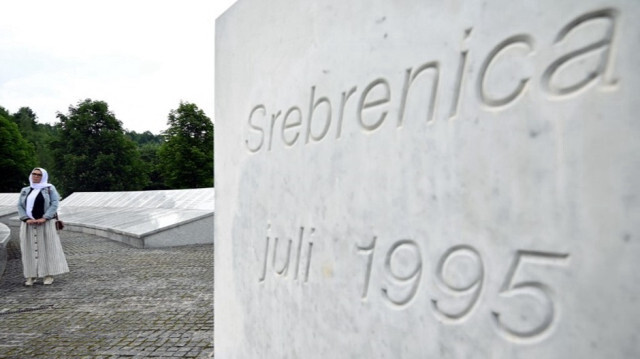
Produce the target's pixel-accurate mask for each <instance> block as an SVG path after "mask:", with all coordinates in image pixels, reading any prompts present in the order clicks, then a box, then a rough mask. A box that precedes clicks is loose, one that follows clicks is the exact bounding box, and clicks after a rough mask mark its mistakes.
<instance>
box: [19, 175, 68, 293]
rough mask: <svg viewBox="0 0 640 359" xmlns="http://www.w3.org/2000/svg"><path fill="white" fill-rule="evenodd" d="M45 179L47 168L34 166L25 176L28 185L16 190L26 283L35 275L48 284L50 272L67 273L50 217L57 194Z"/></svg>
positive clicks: (55, 203)
mask: <svg viewBox="0 0 640 359" xmlns="http://www.w3.org/2000/svg"><path fill="white" fill-rule="evenodd" d="M48 180H49V175H48V173H47V171H46V170H45V169H43V168H40V167H36V168H34V169H33V170H32V171H31V175H29V183H30V184H31V186H29V187H24V188H23V189H22V190H21V191H20V200H19V202H18V215H19V216H20V220H21V221H22V224H21V225H20V249H21V251H22V266H23V269H24V276H25V278H26V279H27V281H26V282H25V283H24V284H25V285H26V286H32V285H33V283H34V281H35V279H36V278H37V277H42V278H44V281H43V283H44V284H46V285H49V284H52V283H53V276H54V275H57V274H62V273H67V272H69V266H68V265H67V259H66V258H65V256H64V252H63V251H62V244H61V243H60V237H58V232H57V231H56V225H55V221H53V220H52V219H53V217H54V216H55V215H56V212H57V211H58V202H59V201H60V196H59V195H58V191H56V188H55V187H54V186H53V185H52V184H50V183H48Z"/></svg>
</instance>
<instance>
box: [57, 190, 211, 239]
mask: <svg viewBox="0 0 640 359" xmlns="http://www.w3.org/2000/svg"><path fill="white" fill-rule="evenodd" d="M214 208H215V190H214V189H213V188H199V189H184V190H163V191H131V192H76V193H73V194H71V195H70V196H69V197H67V198H65V199H64V200H62V201H61V203H60V210H59V211H58V213H59V215H60V219H62V220H63V221H64V223H65V229H64V230H69V231H75V232H83V233H88V234H95V235H99V236H102V237H107V238H110V239H113V240H117V241H120V242H125V243H127V244H129V245H132V246H135V247H139V248H154V247H166V246H177V245H187V244H205V243H212V242H213V233H212V228H213V216H214Z"/></svg>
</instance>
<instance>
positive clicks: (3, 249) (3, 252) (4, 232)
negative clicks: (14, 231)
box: [0, 223, 11, 278]
mask: <svg viewBox="0 0 640 359" xmlns="http://www.w3.org/2000/svg"><path fill="white" fill-rule="evenodd" d="M10 238H11V232H10V230H9V227H7V226H5V225H4V224H2V223H0V278H2V274H4V269H5V268H6V266H7V244H8V243H9V239H10Z"/></svg>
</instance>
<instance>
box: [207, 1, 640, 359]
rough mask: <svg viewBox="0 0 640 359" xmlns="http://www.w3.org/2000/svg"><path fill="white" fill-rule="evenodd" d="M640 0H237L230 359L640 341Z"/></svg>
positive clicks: (224, 54)
mask: <svg viewBox="0 0 640 359" xmlns="http://www.w3.org/2000/svg"><path fill="white" fill-rule="evenodd" d="M639 18H640V2H638V1H622V0H621V1H607V0H602V1H600V0H599V1H595V0H584V1H564V2H562V1H551V0H541V1H510V0H509V1H508V0H489V1H482V2H473V1H466V2H461V1H422V0H420V1H419V0H406V1H373V2H372V1H365V0H354V1H342V0H340V1H339V0H327V1H322V2H308V1H293V0H273V1H259V0H239V1H238V2H237V3H236V4H235V5H234V6H233V7H232V8H231V9H230V10H229V11H227V12H226V13H225V14H224V15H222V16H221V17H220V18H218V19H217V22H216V77H215V78H216V99H215V103H216V113H215V118H216V138H215V144H216V151H215V156H216V158H215V163H216V174H215V178H216V189H217V198H216V202H217V203H216V207H217V213H216V219H215V220H216V232H215V249H216V250H215V271H216V272H215V306H216V318H215V320H216V323H215V351H216V353H215V356H216V358H509V359H514V358H569V357H570V358H634V357H640V344H639V343H640V340H639V338H638V335H639V333H640V316H638V315H637V313H638V304H639V303H640V286H639V285H638V283H640V270H639V269H640V268H639V265H638V263H640V262H639V261H638V258H640V186H638V184H639V183H640V156H639V155H638V154H639V153H640V141H639V140H638V139H639V138H640V121H639V120H638V113H640V101H638V94H639V93H640V71H638V69H639V68H640V56H638V49H639V48H640V36H638V34H640V22H638V21H637V19H639Z"/></svg>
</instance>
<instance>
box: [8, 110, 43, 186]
mask: <svg viewBox="0 0 640 359" xmlns="http://www.w3.org/2000/svg"><path fill="white" fill-rule="evenodd" d="M6 114H7V113H6V110H4V109H2V110H0V172H2V176H0V192H17V191H19V190H20V187H22V186H24V185H27V184H29V182H28V178H29V171H31V169H33V167H35V166H36V164H35V160H34V158H35V152H34V149H33V146H32V145H31V144H30V143H29V142H27V141H26V140H25V139H24V138H23V137H22V135H21V134H20V131H19V130H18V126H17V125H16V124H15V123H13V122H12V121H11V120H9V119H7V118H6V117H5V116H6Z"/></svg>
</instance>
